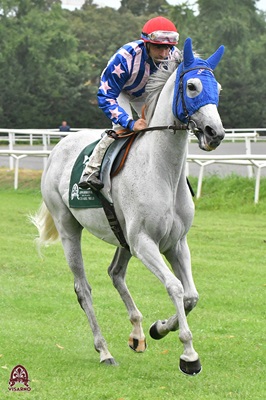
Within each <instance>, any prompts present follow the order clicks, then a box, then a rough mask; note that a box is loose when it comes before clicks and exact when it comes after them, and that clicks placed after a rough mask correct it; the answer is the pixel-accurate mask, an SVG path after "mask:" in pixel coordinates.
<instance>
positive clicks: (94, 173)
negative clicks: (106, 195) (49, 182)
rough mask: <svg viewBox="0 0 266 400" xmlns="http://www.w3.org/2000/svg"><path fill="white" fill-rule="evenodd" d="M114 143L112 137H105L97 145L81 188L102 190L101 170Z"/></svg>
mask: <svg viewBox="0 0 266 400" xmlns="http://www.w3.org/2000/svg"><path fill="white" fill-rule="evenodd" d="M113 141H114V139H113V138H112V137H110V136H107V135H105V136H104V137H103V138H102V139H101V140H100V142H99V143H98V144H97V145H96V147H95V148H94V150H93V152H92V154H91V156H90V159H89V162H88V164H87V165H86V167H85V169H84V172H83V175H82V177H81V180H80V182H79V183H78V186H79V187H80V188H82V189H87V188H89V187H91V188H92V189H94V190H101V189H102V188H103V187H104V184H103V182H102V181H101V180H100V179H99V176H100V168H101V163H102V160H103V157H104V154H105V152H106V150H107V149H108V147H109V146H110V145H111V143H113Z"/></svg>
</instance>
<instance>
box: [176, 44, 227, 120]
mask: <svg viewBox="0 0 266 400" xmlns="http://www.w3.org/2000/svg"><path fill="white" fill-rule="evenodd" d="M223 53H224V46H220V47H219V48H218V50H216V52H215V53H214V54H213V55H211V56H210V57H209V58H208V59H207V60H203V59H201V58H198V57H195V56H194V54H193V51H192V41H191V39H190V38H188V39H186V41H185V45H184V61H183V62H182V63H181V64H180V65H179V67H178V69H177V73H176V83H175V90H174V98H173V106H172V111H173V114H174V116H175V117H176V118H178V119H179V120H180V121H182V122H184V123H187V122H188V117H189V116H191V115H193V114H194V113H195V112H196V111H198V110H199V108H200V107H203V106H205V105H206V104H215V105H216V106H218V103H219V90H218V83H217V81H216V79H215V77H214V74H213V70H214V68H215V67H216V66H217V64H218V63H219V61H220V60H221V58H222V56H223ZM191 78H198V79H200V81H201V83H202V91H201V92H200V93H199V94H198V95H197V96H194V97H189V96H188V95H187V90H186V88H187V81H188V80H189V79H191ZM182 96H183V99H182ZM184 105H185V107H184ZM184 108H185V109H184Z"/></svg>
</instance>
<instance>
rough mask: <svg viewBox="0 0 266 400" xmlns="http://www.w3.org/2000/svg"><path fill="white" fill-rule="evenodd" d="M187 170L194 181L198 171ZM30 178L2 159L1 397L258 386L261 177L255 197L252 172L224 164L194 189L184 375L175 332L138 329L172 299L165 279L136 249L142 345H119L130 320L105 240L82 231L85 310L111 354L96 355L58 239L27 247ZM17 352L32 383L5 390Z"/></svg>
mask: <svg viewBox="0 0 266 400" xmlns="http://www.w3.org/2000/svg"><path fill="white" fill-rule="evenodd" d="M191 182H192V184H193V186H194V187H196V180H194V179H192V180H191ZM39 183H40V173H34V172H32V171H30V172H29V171H24V176H23V178H22V175H21V173H20V185H19V190H17V191H14V190H13V189H12V184H13V177H12V176H9V175H8V174H7V173H6V171H4V170H0V196H1V202H0V212H1V216H2V217H1V232H0V240H1V258H0V281H1V295H0V296H1V297H0V314H1V324H0V330H1V341H0V367H1V368H0V398H1V399H9V398H11V397H12V396H13V397H17V396H19V398H21V399H24V398H25V399H26V398H27V399H36V400H37V399H38V400H46V399H49V400H50V399H55V400H61V399H62V400H65V399H70V400H72V399H73V400H74V399H75V400H79V399H81V400H83V399H90V400H105V399H106V400H137V399H145V400H151V399H152V400H166V399H167V400H174V399H178V400H179V399H180V400H181V399H182V400H183V399H195V398H197V399H198V400H208V399H210V400H224V399H234V400H235V399H241V400H244V399H254V400H257V399H264V398H265V356H266V354H265V307H264V306H263V305H265V250H266V219H265V213H266V201H265V200H264V199H266V193H265V186H266V185H265V180H262V183H261V201H260V203H259V204H258V205H257V206H255V205H254V204H253V188H254V185H253V183H254V182H253V183H252V182H250V181H249V180H248V179H245V178H237V177H234V176H233V177H230V178H228V179H225V180H223V179H219V178H217V177H213V178H208V179H206V180H205V181H204V185H203V197H202V198H201V199H199V200H198V201H196V215H195V220H194V224H193V227H192V229H191V231H190V233H189V244H190V249H191V254H192V261H193V271H194V279H195V282H196V286H197V289H198V291H199V293H200V301H199V303H198V305H197V308H196V309H195V310H194V311H193V312H192V313H191V314H190V316H189V317H188V322H189V325H190V328H191V330H192V332H193V337H194V346H195V348H196V350H197V351H198V353H199V354H200V358H201V362H202V365H203V371H202V373H201V374H200V375H198V376H197V377H194V378H191V377H186V376H184V375H182V374H181V373H180V372H179V370H178V363H179V356H180V354H181V353H182V346H181V344H180V342H179V340H178V337H177V334H175V333H172V334H169V335H168V336H167V337H166V338H164V339H163V340H162V341H154V340H152V339H150V338H149V336H148V329H149V326H150V324H151V323H153V322H154V321H156V320H157V319H161V318H167V317H168V316H170V315H171V314H172V313H173V311H174V310H173V306H172V304H171V302H170V300H169V299H168V297H167V295H166V293H165V289H164V288H163V287H162V285H161V284H160V283H159V282H158V281H157V280H156V278H155V277H154V276H153V275H151V274H150V273H149V272H148V271H147V270H146V269H145V267H144V266H143V265H142V264H141V263H139V262H138V260H136V259H133V260H132V261H131V262H130V266H129V271H128V278H127V282H128V286H129V288H130V290H131V292H132V295H133V297H134V299H135V301H136V303H137V305H138V307H139V308H140V310H141V311H142V313H143V315H144V321H143V326H144V330H145V332H146V334H147V341H148V349H147V351H146V352H145V353H143V354H135V353H133V352H132V351H130V350H129V349H128V347H127V339H128V335H129V333H130V330H131V327H130V323H129V322H128V317H127V313H126V310H125V308H124V305H123V303H122V301H121V299H120V298H119V295H118V294H117V293H116V291H115V289H114V288H113V287H112V284H111V281H110V279H109V277H108V275H107V272H106V269H107V267H108V265H109V263H110V261H111V259H112V256H113V253H114V248H113V247H112V246H110V245H108V244H105V243H102V242H100V241H99V240H97V239H96V238H94V237H93V236H91V235H90V234H89V233H88V232H85V234H84V238H83V255H84V259H85V263H86V272H87V276H88V279H89V282H90V283H91V286H92V288H93V298H94V307H95V311H96V314H97V317H98V321H99V323H100V326H101V329H102V332H103V334H104V336H105V338H106V340H107V342H108V344H109V349H110V351H111V353H112V354H113V356H114V357H115V359H116V360H117V361H118V362H119V364H120V365H119V367H114V368H113V367H106V366H104V365H101V364H99V357H98V354H97V353H96V352H95V350H94V348H93V339H92V335H91V332H90V329H89V327H88V324H87V321H86V317H85V315H84V313H83V311H82V310H81V309H80V307H79V305H78V303H77V300H76V295H75V293H74V290H73V278H72V274H71V272H70V271H69V269H68V266H67V264H66V261H65V259H64V256H63V251H62V248H61V245H60V244H56V245H54V246H51V247H48V248H45V249H44V256H45V257H44V259H40V258H39V257H38V254H37V252H36V249H35V247H34V243H33V238H34V237H35V235H36V231H35V228H34V227H33V226H32V225H30V224H29V223H28V221H27V214H28V213H29V212H31V213H33V212H34V211H35V210H36V209H37V208H38V206H39V203H40V200H41V195H40V191H39ZM251 188H252V189H251ZM17 364H22V365H23V366H25V367H26V368H27V370H28V373H29V378H30V380H31V382H30V386H31V388H32V390H31V392H30V393H10V392H9V391H8V381H9V377H10V373H11V370H12V368H13V367H14V366H15V365H17Z"/></svg>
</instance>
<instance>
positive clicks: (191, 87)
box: [187, 82, 196, 91]
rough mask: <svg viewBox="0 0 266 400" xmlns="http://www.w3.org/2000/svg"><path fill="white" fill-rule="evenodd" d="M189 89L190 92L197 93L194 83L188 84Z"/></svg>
mask: <svg viewBox="0 0 266 400" xmlns="http://www.w3.org/2000/svg"><path fill="white" fill-rule="evenodd" d="M187 87H188V89H189V90H191V91H195V90H196V86H195V85H194V83H191V82H190V83H188V84H187Z"/></svg>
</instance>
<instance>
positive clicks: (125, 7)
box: [118, 0, 168, 16]
mask: <svg viewBox="0 0 266 400" xmlns="http://www.w3.org/2000/svg"><path fill="white" fill-rule="evenodd" d="M167 4H168V3H167V1H166V0H121V6H120V8H119V10H118V11H119V12H120V13H121V14H123V13H126V12H128V11H130V12H131V13H132V14H133V15H135V16H141V15H150V14H153V13H157V14H161V15H162V14H164V13H165V9H164V7H165V6H167Z"/></svg>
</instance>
